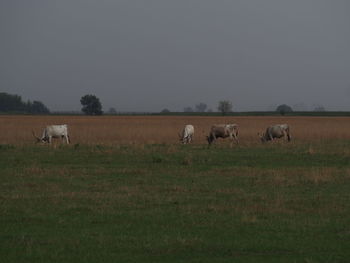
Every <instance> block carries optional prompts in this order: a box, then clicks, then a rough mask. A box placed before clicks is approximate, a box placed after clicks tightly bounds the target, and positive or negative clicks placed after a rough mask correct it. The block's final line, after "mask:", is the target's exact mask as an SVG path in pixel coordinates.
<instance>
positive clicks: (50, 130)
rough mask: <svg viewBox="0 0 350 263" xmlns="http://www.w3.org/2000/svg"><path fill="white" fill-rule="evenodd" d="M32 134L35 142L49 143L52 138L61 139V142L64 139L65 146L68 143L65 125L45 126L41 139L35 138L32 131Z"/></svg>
mask: <svg viewBox="0 0 350 263" xmlns="http://www.w3.org/2000/svg"><path fill="white" fill-rule="evenodd" d="M32 133H33V136H34V137H35V138H36V140H37V142H43V143H45V142H47V143H51V141H52V138H62V141H63V139H66V143H67V144H69V143H70V138H69V135H68V126H67V124H63V125H49V126H46V128H45V129H44V131H43V135H42V136H41V138H39V137H37V136H35V134H34V131H32Z"/></svg>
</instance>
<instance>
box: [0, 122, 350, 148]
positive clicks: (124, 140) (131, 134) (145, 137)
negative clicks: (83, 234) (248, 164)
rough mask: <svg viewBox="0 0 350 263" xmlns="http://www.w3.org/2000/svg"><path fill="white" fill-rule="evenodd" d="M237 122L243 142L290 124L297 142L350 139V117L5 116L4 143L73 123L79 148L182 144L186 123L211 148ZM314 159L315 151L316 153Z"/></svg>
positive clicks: (30, 139) (21, 141) (0, 140)
mask: <svg viewBox="0 0 350 263" xmlns="http://www.w3.org/2000/svg"><path fill="white" fill-rule="evenodd" d="M218 123H237V124H238V125H239V138H240V143H241V144H243V145H245V144H252V143H253V144H254V143H259V139H258V136H257V133H258V132H263V131H264V130H265V128H266V127H267V126H268V125H271V124H276V123H288V124H289V125H290V128H291V135H292V141H315V140H330V139H350V118H349V117H199V116H190V117H189V116H166V117H164V116H98V117H96V116H0V126H1V127H2V133H1V136H0V143H2V144H6V143H7V144H31V143H33V142H34V140H33V136H32V134H31V131H32V130H34V131H35V133H36V134H37V135H41V132H42V130H43V128H44V127H45V126H46V125H50V124H68V126H69V132H70V136H71V140H72V142H73V143H83V144H139V143H170V144H172V143H178V132H179V131H180V130H181V129H182V128H183V126H184V125H185V124H193V125H194V127H195V136H194V143H196V144H206V140H205V136H206V135H207V134H208V131H209V129H210V126H211V125H212V124H218ZM310 151H311V152H310V154H312V150H310Z"/></svg>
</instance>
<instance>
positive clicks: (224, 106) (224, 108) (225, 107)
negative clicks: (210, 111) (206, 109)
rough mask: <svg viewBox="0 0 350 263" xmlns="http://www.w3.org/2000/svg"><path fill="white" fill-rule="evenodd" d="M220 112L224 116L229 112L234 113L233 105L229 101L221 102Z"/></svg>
mask: <svg viewBox="0 0 350 263" xmlns="http://www.w3.org/2000/svg"><path fill="white" fill-rule="evenodd" d="M218 110H219V111H220V112H221V113H222V115H226V114H227V113H229V112H232V103H231V102H230V101H228V100H221V101H219V105H218Z"/></svg>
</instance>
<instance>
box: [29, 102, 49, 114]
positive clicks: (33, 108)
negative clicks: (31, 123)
mask: <svg viewBox="0 0 350 263" xmlns="http://www.w3.org/2000/svg"><path fill="white" fill-rule="evenodd" d="M27 112H29V113H33V114H48V113H50V110H49V109H48V108H47V107H46V106H45V105H44V103H42V102H41V101H37V100H35V101H33V102H30V101H28V102H27Z"/></svg>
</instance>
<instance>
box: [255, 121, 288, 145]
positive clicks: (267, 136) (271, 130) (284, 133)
mask: <svg viewBox="0 0 350 263" xmlns="http://www.w3.org/2000/svg"><path fill="white" fill-rule="evenodd" d="M258 135H259V136H260V139H261V141H262V142H267V141H273V140H274V139H278V138H282V137H285V139H286V140H288V141H290V140H291V136H290V132H289V126H288V124H275V125H272V126H269V127H267V129H266V131H265V133H263V134H262V135H260V134H259V133H258Z"/></svg>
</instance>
